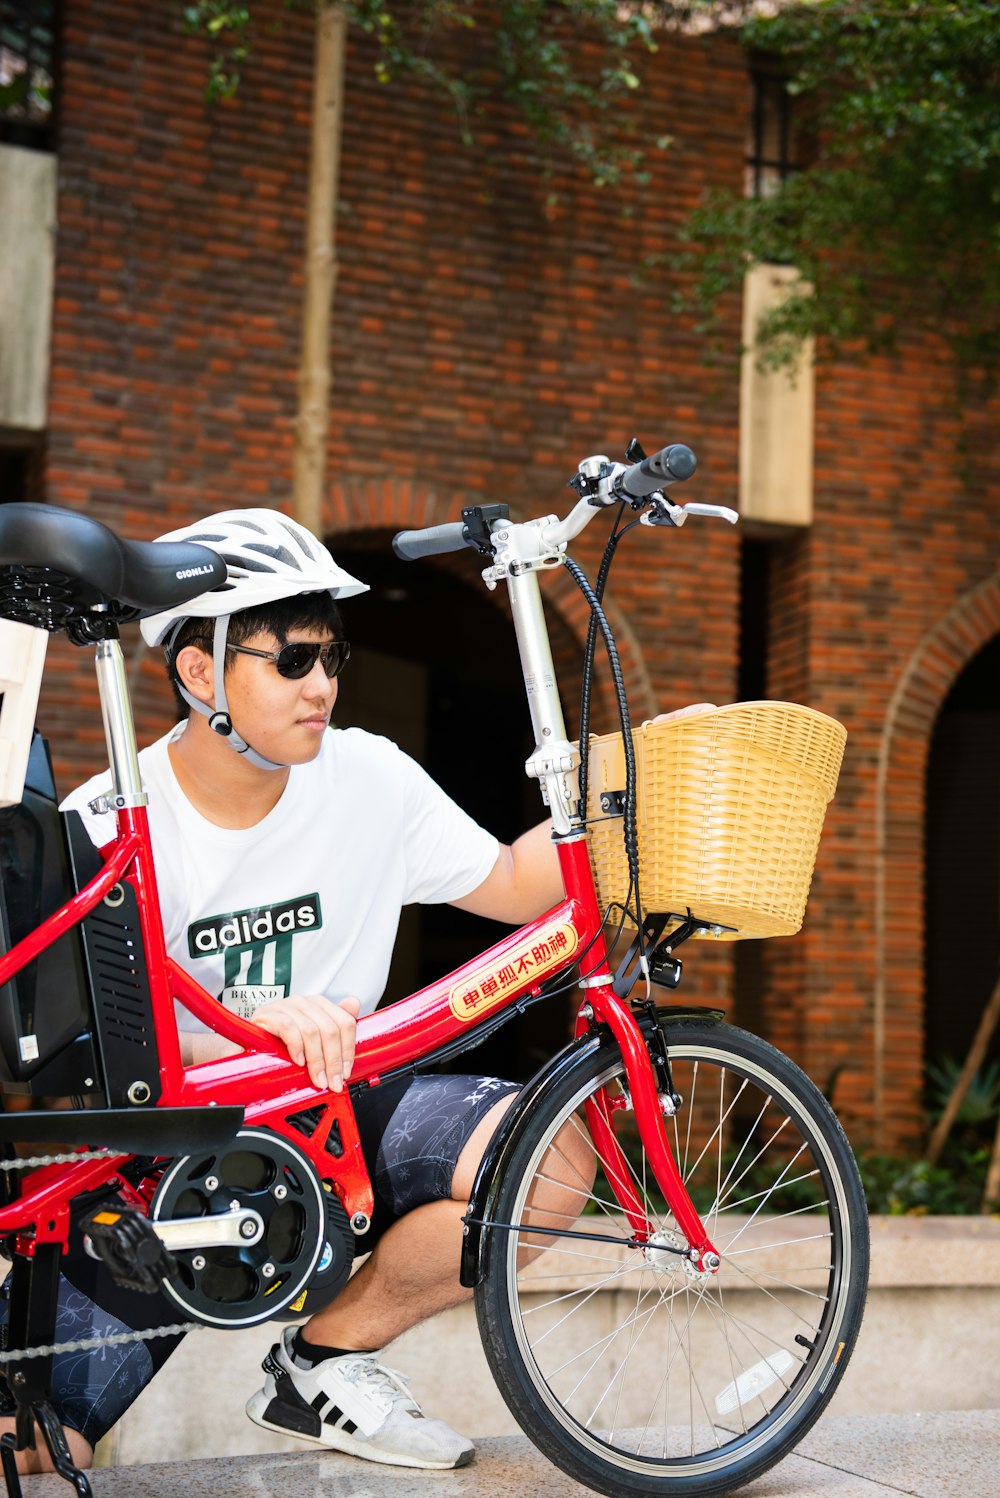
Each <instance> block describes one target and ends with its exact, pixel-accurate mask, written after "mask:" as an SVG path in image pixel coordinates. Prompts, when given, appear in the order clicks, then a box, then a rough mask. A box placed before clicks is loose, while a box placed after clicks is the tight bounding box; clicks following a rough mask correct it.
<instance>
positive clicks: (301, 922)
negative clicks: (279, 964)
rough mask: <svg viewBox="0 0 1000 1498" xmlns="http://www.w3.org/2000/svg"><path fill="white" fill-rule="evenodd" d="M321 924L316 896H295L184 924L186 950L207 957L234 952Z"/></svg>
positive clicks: (321, 918)
mask: <svg viewBox="0 0 1000 1498" xmlns="http://www.w3.org/2000/svg"><path fill="white" fill-rule="evenodd" d="M322 924H323V916H322V912H321V910H320V903H319V895H318V894H315V893H314V894H311V895H299V896H298V897H297V898H296V899H294V900H285V901H283V903H282V904H280V905H262V906H257V907H256V908H255V909H251V910H237V911H232V912H229V913H228V914H226V915H212V916H208V917H207V918H206V919H205V920H201V921H193V922H192V923H191V925H190V926H189V927H188V953H189V955H190V956H192V957H208V956H211V955H212V954H213V953H215V952H234V951H238V950H239V949H240V948H242V947H255V946H259V945H260V944H261V943H262V942H269V941H274V939H275V938H276V937H279V936H292V935H294V934H295V933H296V932H297V931H316V930H318V929H319V927H320V926H322Z"/></svg>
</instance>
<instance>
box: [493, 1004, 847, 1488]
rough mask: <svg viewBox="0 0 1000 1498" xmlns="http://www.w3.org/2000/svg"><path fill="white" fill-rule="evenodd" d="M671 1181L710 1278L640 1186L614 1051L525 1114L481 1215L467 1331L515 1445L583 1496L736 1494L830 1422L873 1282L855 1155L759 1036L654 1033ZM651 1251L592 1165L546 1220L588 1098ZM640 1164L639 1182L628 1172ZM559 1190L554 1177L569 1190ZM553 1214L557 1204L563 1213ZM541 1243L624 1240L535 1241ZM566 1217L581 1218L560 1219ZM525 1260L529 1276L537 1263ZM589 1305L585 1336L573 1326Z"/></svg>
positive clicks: (682, 1025) (596, 1055)
mask: <svg viewBox="0 0 1000 1498" xmlns="http://www.w3.org/2000/svg"><path fill="white" fill-rule="evenodd" d="M661 1030H662V1034H663V1038H664V1040H665V1042H666V1046H667V1055H668V1057H669V1062H670V1068H671V1074H672V1079H673V1085H674V1091H675V1092H676V1093H680V1094H681V1095H682V1098H683V1101H682V1103H681V1106H680V1107H679V1109H678V1110H677V1112H676V1113H675V1115H674V1116H673V1117H672V1118H668V1120H667V1122H668V1132H669V1134H670V1137H671V1143H672V1147H673V1149H674V1151H675V1156H676V1159H677V1163H678V1166H679V1167H680V1169H681V1173H682V1175H683V1177H684V1179H685V1182H686V1184H687V1186H688V1190H689V1192H690V1193H691V1195H692V1199H693V1200H694V1203H695V1206H696V1207H697V1208H698V1210H699V1212H700V1213H701V1215H702V1218H703V1221H704V1222H705V1225H706V1228H707V1230H708V1232H709V1235H710V1237H711V1238H712V1241H713V1243H714V1244H715V1247H716V1248H717V1249H718V1250H719V1253H720V1254H721V1256H722V1265H721V1268H720V1269H719V1271H718V1273H717V1274H716V1275H714V1276H708V1277H702V1276H700V1275H699V1274H698V1272H697V1271H693V1266H690V1265H689V1263H688V1265H687V1266H686V1263H685V1260H684V1259H683V1258H682V1257H681V1255H680V1253H679V1252H678V1249H679V1248H680V1247H682V1246H683V1245H684V1240H683V1238H682V1237H681V1236H680V1235H679V1232H678V1229H677V1226H676V1223H675V1222H674V1221H673V1218H672V1216H671V1214H670V1213H669V1210H668V1209H667V1208H666V1204H665V1203H664V1202H663V1200H662V1198H659V1200H658V1201H657V1199H656V1191H655V1186H654V1185H653V1183H652V1175H651V1172H649V1171H648V1170H647V1169H646V1167H645V1160H644V1157H643V1154H642V1149H641V1145H640V1144H639V1141H638V1133H637V1130H636V1129H635V1123H634V1116H633V1115H632V1114H631V1112H630V1103H629V1100H628V1095H627V1091H626V1090H625V1088H624V1087H623V1085H622V1080H623V1065H622V1061H621V1056H620V1054H619V1052H618V1049H617V1047H616V1046H615V1045H614V1043H613V1042H612V1041H611V1040H610V1039H605V1040H604V1041H603V1042H602V1043H601V1044H600V1045H599V1046H597V1047H591V1048H589V1050H586V1049H585V1050H583V1051H582V1052H581V1056H580V1060H579V1062H578V1063H577V1064H576V1065H574V1066H573V1067H572V1068H571V1069H570V1070H569V1071H568V1072H567V1073H566V1074H565V1075H564V1076H563V1077H562V1078H561V1079H560V1080H559V1081H558V1082H557V1083H556V1084H555V1085H554V1086H553V1087H552V1089H551V1090H550V1091H548V1092H547V1093H544V1094H542V1095H541V1097H540V1098H539V1099H538V1101H537V1105H536V1106H535V1108H534V1109H533V1110H532V1111H531V1113H530V1114H528V1115H526V1118H525V1121H524V1124H523V1128H522V1133H521V1137H520V1139H519V1140H518V1142H517V1144H516V1145H515V1146H514V1147H513V1149H512V1152H511V1154H510V1157H509V1165H508V1168H507V1169H506V1171H505V1172H504V1176H503V1179H502V1180H501V1181H499V1182H498V1183H497V1185H496V1189H495V1192H494V1194H493V1198H492V1210H491V1213H490V1217H491V1221H494V1222H498V1223H507V1224H511V1225H512V1227H511V1228H509V1229H503V1228H491V1229H487V1231H490V1232H491V1233H492V1235H493V1236H492V1241H491V1243H490V1245H489V1253H488V1257H487V1264H486V1271H485V1274H484V1277H483V1280H482V1282H481V1283H480V1284H479V1285H478V1286H477V1289H476V1311H477V1318H478V1321H479V1328H480V1333H481V1335H482V1340H483V1346H484V1349H485V1352H486V1356H487V1359H488V1361H489V1364H490V1367H491V1370H492V1372H493V1375H494V1377H495V1379H496V1381H497V1385H498V1387H499V1388H500V1391H501V1393H502V1394H503V1397H504V1399H505V1400H506V1402H507V1405H508V1407H509V1408H510V1410H511V1412H512V1413H513V1415H514V1417H515V1418H516V1420H517V1421H518V1423H519V1425H520V1426H521V1428H522V1429H523V1430H524V1432H525V1433H526V1434H527V1435H528V1436H529V1437H530V1439H531V1440H532V1441H533V1442H534V1444H535V1445H536V1446H537V1447H538V1448H539V1450H541V1451H542V1452H543V1453H544V1454H545V1455H546V1456H548V1457H549V1459H550V1460H551V1461H553V1462H554V1463H555V1464H556V1465H557V1466H559V1467H561V1468H562V1469H563V1470H564V1471H565V1472H567V1473H569V1475H570V1476H571V1477H573V1478H575V1479H576V1480H577V1481H578V1482H581V1483H584V1484H585V1485H587V1486H589V1487H591V1488H594V1489H596V1490H597V1491H598V1492H603V1493H607V1494H611V1495H614V1498H620V1495H622V1494H634V1495H643V1498H651V1495H656V1494H659V1495H664V1498H693V1495H695V1494H697V1495H712V1494H718V1493H723V1492H728V1491H731V1490H732V1489H733V1488H735V1487H738V1486H740V1485H741V1484H743V1483H746V1482H749V1481H750V1480H751V1479H752V1478H754V1477H757V1476H759V1475H760V1474H761V1473H762V1472H765V1471H767V1470H768V1469H769V1468H770V1467H772V1466H773V1465H774V1464H775V1463H776V1462H778V1461H779V1460H780V1459H781V1458H782V1457H783V1456H785V1455H786V1454H787V1452H788V1451H790V1450H791V1449H792V1447H794V1446H795V1445H796V1444H797V1442H798V1441H800V1440H801V1438H802V1437H803V1436H804V1435H805V1433H806V1431H808V1430H809V1428H810V1426H811V1425H812V1424H813V1423H814V1421H815V1420H816V1419H817V1418H818V1417H819V1415H820V1414H821V1413H822V1411H823V1409H824V1408H825V1407H826V1405H827V1404H828V1403H829V1401H830V1399H831V1398H832V1396H833V1393H834V1391H835V1389H836V1388H837V1385H838V1383H839V1381H840V1379H841V1378H842V1376H843V1373H844V1370H845V1368H846V1366H847V1362H848V1359H849V1357H850V1353H851V1351H852V1349H853V1346H854V1343H855V1340H856V1338H857V1334H858V1330H859V1327H860V1324H861V1317H862V1313H863V1310H864V1302H865V1296H866V1293H867V1280H868V1219H867V1209H866V1206H865V1199H864V1193H863V1191H862V1187H861V1181H860V1177H859V1175H858V1170H857V1166H856V1164H855V1161H854V1156H853V1154H852V1152H851V1148H850V1145H849V1144H848V1142H847V1139H846V1137H845V1135H844V1132H843V1130H842V1129H841V1127H840V1124H839V1122H838V1121H837V1118H836V1117H835V1115H834V1113H833V1111H832V1109H831V1108H830V1107H829V1105H828V1104H827V1102H826V1100H825V1099H824V1098H823V1096H822V1094H821V1093H820V1092H819V1090H818V1089H817V1088H816V1087H815V1085H814V1084H813V1083H812V1082H811V1081H810V1080H809V1078H808V1077H807V1076H806V1075H805V1074H804V1073H803V1072H802V1071H801V1070H800V1069H799V1068H798V1067H797V1066H796V1065H795V1064H794V1063H793V1062H791V1061H790V1060H789V1059H788V1058H787V1057H785V1056H783V1055H782V1054H781V1053H780V1052H779V1051H777V1050H775V1049H774V1047H773V1046H770V1045H768V1044H767V1043H766V1042H765V1041H762V1040H760V1039H758V1038H757V1037H755V1036H753V1035H750V1034H748V1033H746V1032H745V1031H741V1030H738V1029H735V1028H733V1027H730V1026H728V1025H725V1024H720V1023H717V1022H716V1023H712V1022H706V1021H704V1020H698V1019H695V1020H691V1019H686V1018H685V1019H680V1018H678V1019H675V1020H671V1019H670V1018H665V1019H663V1020H662V1021H661ZM602 1087H603V1088H605V1089H606V1091H605V1093H604V1096H605V1097H608V1098H610V1099H611V1100H612V1101H613V1103H614V1104H615V1105H616V1106H615V1111H614V1112H613V1114H612V1117H613V1118H614V1120H615V1132H616V1135H618V1136H619V1138H620V1139H621V1140H622V1141H623V1144H624V1145H625V1146H626V1154H628V1153H629V1137H628V1136H629V1134H630V1132H631V1134H632V1135H633V1136H634V1137H633V1138H632V1140H631V1146H630V1148H631V1150H632V1160H630V1170H631V1174H632V1177H633V1183H634V1185H635V1187H636V1190H637V1191H638V1193H639V1195H640V1198H641V1199H642V1200H643V1201H644V1203H645V1209H646V1211H647V1213H648V1214H649V1216H650V1220H651V1222H652V1223H653V1225H654V1227H655V1229H656V1232H655V1235H654V1238H653V1240H651V1241H652V1243H653V1247H652V1248H650V1247H649V1246H646V1247H641V1246H632V1247H628V1246H624V1247H623V1246H622V1240H627V1239H628V1238H629V1237H630V1236H631V1231H630V1229H629V1228H628V1226H627V1224H626V1223H625V1219H624V1217H623V1215H622V1213H621V1211H620V1208H618V1205H617V1203H616V1202H615V1201H614V1198H613V1197H612V1195H611V1191H610V1187H609V1186H608V1183H607V1180H606V1179H605V1176H604V1173H603V1171H602V1170H600V1169H599V1168H598V1170H597V1176H596V1180H595V1181H594V1184H593V1186H592V1188H591V1189H590V1191H589V1193H588V1195H587V1200H586V1207H587V1208H588V1209H589V1212H590V1214H591V1215H589V1216H588V1215H583V1216H582V1217H580V1219H579V1221H576V1220H575V1219H576V1213H577V1210H578V1209H579V1199H580V1198H581V1197H582V1193H583V1189H584V1188H583V1185H582V1184H580V1183H576V1184H575V1187H574V1194H575V1196H576V1198H577V1199H576V1200H574V1201H573V1202H572V1211H571V1213H569V1214H564V1215H562V1216H561V1215H560V1214H559V1213H558V1212H557V1210H556V1206H555V1201H556V1199H555V1198H551V1199H550V1202H549V1204H548V1206H547V1207H546V1208H544V1209H543V1208H540V1207H539V1206H538V1203H539V1202H540V1201H541V1200H542V1196H541V1193H542V1192H544V1191H546V1190H548V1191H549V1192H550V1193H551V1192H552V1191H553V1190H554V1189H555V1188H554V1187H553V1186H552V1180H553V1176H552V1174H551V1170H552V1165H553V1160H554V1158H555V1157H554V1156H553V1155H551V1154H550V1150H551V1149H552V1148H553V1145H554V1141H555V1140H556V1136H557V1135H559V1134H560V1131H561V1130H562V1129H563V1128H564V1127H565V1128H566V1129H567V1131H568V1132H567V1134H566V1135H563V1136H562V1138H561V1140H560V1146H559V1149H560V1152H561V1153H562V1154H563V1158H564V1159H565V1151H566V1148H567V1147H568V1146H571V1147H572V1149H571V1152H572V1150H576V1151H577V1152H578V1151H579V1150H581V1149H585V1148H588V1146H587V1145H584V1144H581V1142H580V1136H585V1138H586V1139H587V1140H588V1141H589V1131H586V1128H585V1113H584V1111H583V1105H584V1103H585V1101H586V1099H587V1098H588V1097H590V1096H593V1095H594V1094H595V1093H596V1092H597V1091H598V1090H599V1089H600V1088H602ZM633 1162H634V1163H633ZM569 1174H570V1171H569V1167H568V1165H563V1167H562V1176H561V1179H562V1180H563V1181H564V1183H565V1181H566V1179H567V1176H568V1175H569ZM562 1205H563V1206H564V1207H565V1206H566V1205H567V1203H566V1202H565V1201H564V1202H563V1203H562ZM532 1211H535V1213H536V1217H535V1225H536V1226H537V1225H538V1224H539V1223H541V1224H542V1225H544V1226H546V1227H550V1228H551V1227H555V1226H557V1224H558V1225H562V1226H563V1227H568V1228H569V1229H571V1230H574V1231H580V1230H581V1229H582V1230H586V1231H593V1230H595V1229H597V1230H598V1231H599V1232H600V1233H601V1235H602V1236H603V1235H608V1236H610V1237H612V1238H616V1239H617V1240H618V1242H617V1243H615V1244H609V1246H608V1248H607V1249H605V1248H604V1247H603V1246H602V1245H601V1244H600V1243H598V1242H592V1241H590V1240H589V1239H582V1238H581V1239H576V1240H573V1239H569V1238H559V1237H556V1238H555V1239H548V1240H545V1239H544V1238H539V1236H538V1235H537V1234H530V1233H527V1232H524V1231H523V1228H524V1226H525V1225H526V1224H527V1222H528V1214H530V1213H531V1212H532ZM566 1216H571V1217H572V1218H573V1219H574V1220H572V1221H566V1220H565V1217H566ZM529 1260H530V1261H529ZM605 1293H610V1294H612V1296H613V1299H612V1300H611V1301H608V1302H607V1303H604V1302H603V1301H598V1306H599V1308H600V1309H598V1312H597V1323H598V1329H597V1333H596V1335H592V1333H591V1331H589V1330H588V1329H587V1327H586V1324H585V1316H584V1314H583V1313H584V1311H585V1309H586V1308H587V1307H588V1306H590V1305H591V1302H593V1301H594V1299H595V1297H598V1296H603V1295H604V1294H605Z"/></svg>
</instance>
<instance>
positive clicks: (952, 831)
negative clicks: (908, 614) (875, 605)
mask: <svg viewBox="0 0 1000 1498" xmlns="http://www.w3.org/2000/svg"><path fill="white" fill-rule="evenodd" d="M998 765H1000V635H998V636H996V637H995V638H994V639H993V640H991V641H990V643H989V644H988V645H986V646H984V648H983V649H982V650H980V652H979V653H978V655H976V656H974V657H973V659H972V660H971V661H970V662H969V664H968V665H967V666H966V667H965V670H964V671H963V672H962V673H961V675H960V676H959V677H958V678H957V680H956V681H955V683H954V685H953V687H952V689H951V691H950V692H949V694H948V696H947V698H946V699H945V701H944V703H943V705H942V707H941V712H940V713H939V715H938V719H937V722H936V724H935V725H934V733H933V736H932V738H931V747H930V755H929V758H928V762H927V824H926V826H927V844H926V847H927V865H926V876H925V877H926V895H927V903H926V911H927V917H926V969H925V971H926V1010H925V1015H926V1030H925V1058H926V1060H927V1061H928V1062H940V1061H941V1060H942V1058H944V1057H948V1058H950V1059H951V1061H952V1062H954V1063H961V1062H964V1060H965V1057H966V1054H967V1052H968V1049H969V1047H970V1045H971V1044H972V1040H973V1037H974V1036H975V1034H976V1029H977V1027H978V1025H979V1021H980V1018H981V1016H982V1013H983V1010H984V1009H985V1008H986V1005H987V1003H988V1001H989V997H990V994H991V993H992V992H993V985H994V984H995V983H996V981H997V956H998V953H1000V776H998V774H997V766H998ZM991 1060H992V1061H993V1062H996V1063H1000V1030H997V1031H994V1034H993V1037H992V1041H991V1043H990V1047H989V1050H988V1052H987V1062H989V1061H991Z"/></svg>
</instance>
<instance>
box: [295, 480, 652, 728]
mask: <svg viewBox="0 0 1000 1498" xmlns="http://www.w3.org/2000/svg"><path fill="white" fill-rule="evenodd" d="M482 503H483V496H482V495H481V494H468V493H465V494H463V493H461V492H459V491H456V490H453V489H449V490H444V491H440V492H439V491H438V490H436V489H435V488H434V487H433V486H432V485H430V484H426V483H423V482H420V481H418V480H407V479H386V478H379V479H376V478H363V477H351V478H347V479H344V480H343V481H341V482H340V483H338V484H335V485H334V486H333V487H332V488H331V490H330V492H329V495H328V498H327V504H326V507H325V513H324V521H325V522H326V524H325V529H326V533H327V539H328V540H330V542H331V549H332V550H333V553H334V555H336V550H337V547H336V537H337V536H338V535H339V536H344V535H346V534H348V533H351V534H354V535H357V534H358V533H359V532H363V531H371V530H386V529H389V530H401V529H417V528H418V527H421V526H428V525H443V524H446V523H447V522H448V521H453V520H455V519H456V518H457V517H458V515H459V513H460V511H461V510H462V508H463V506H465V505H472V504H482ZM511 514H512V516H513V518H514V519H515V520H517V519H518V518H520V517H519V516H518V513H517V509H516V507H515V506H512V507H511ZM428 560H429V562H430V563H431V565H433V566H442V567H445V568H447V569H448V570H449V571H453V572H454V575H456V576H462V577H464V578H466V579H467V580H470V581H471V573H470V572H469V569H468V566H465V567H463V568H462V569H461V572H460V571H459V569H458V568H457V567H456V566H455V565H454V564H455V557H454V556H451V555H447V554H446V555H445V556H442V557H440V558H435V557H431V558H428ZM542 590H543V594H542V596H543V598H544V599H545V602H546V604H547V605H548V606H549V607H551V608H552V609H554V610H555V612H556V613H557V614H558V615H559V617H560V619H561V621H562V623H563V625H564V626H565V627H566V629H568V631H569V633H570V634H571V635H572V637H573V639H574V641H575V642H576V644H577V646H578V648H579V651H580V653H581V654H582V652H583V648H584V644H585V642H586V639H587V628H588V624H589V622H590V609H589V608H588V606H587V603H586V600H585V599H584V597H583V594H582V593H581V592H580V590H579V588H578V587H577V586H576V584H575V583H574V581H573V579H572V578H571V577H570V576H569V574H568V573H567V572H566V570H565V569H564V568H558V569H553V572H552V574H550V575H549V576H548V577H546V578H544V579H543V582H542ZM494 596H495V597H496V598H497V600H498V602H499V600H500V598H501V596H502V595H501V592H500V590H499V589H498V590H497V593H496V594H495V595H494ZM605 610H606V612H607V616H608V620H609V622H610V624H611V629H612V631H613V633H614V636H615V640H616V641H617V644H618V654H619V657H620V659H621V664H622V671H623V672H624V676H625V683H626V686H627V687H628V692H629V703H630V705H631V708H632V715H633V718H634V720H635V721H636V722H637V723H639V722H642V721H643V719H645V718H649V717H652V716H653V715H654V714H655V713H656V711H657V706H656V702H655V699H654V696H653V689H652V684H651V682H650V676H649V669H648V666H647V664H646V661H645V658H644V656H643V653H642V649H641V647H640V646H639V643H638V641H637V640H636V637H635V634H634V631H633V630H632V627H631V625H630V623H629V621H628V619H627V618H626V616H625V615H624V614H623V613H622V612H621V610H620V609H619V608H617V607H616V605H615V604H613V603H611V602H610V601H609V602H608V603H606V604H605ZM511 643H512V645H513V639H512V641H511ZM601 648H602V647H601V645H600V643H598V651H599V652H600V650H601ZM598 659H599V660H600V655H599V656H598ZM569 664H570V663H569V662H566V661H560V660H559V659H556V660H555V665H556V670H557V675H558V676H559V677H560V679H561V680H562V681H563V682H565V681H566V679H567V678H566V667H568V666H569ZM569 700H570V701H572V700H573V698H572V696H570V698H569ZM594 709H595V717H596V716H597V715H599V716H600V718H601V720H602V721H603V722H604V723H606V724H608V725H610V724H617V721H618V709H617V706H616V703H615V697H614V691H613V688H612V684H611V680H610V673H609V672H608V671H607V670H601V671H599V674H598V677H597V679H596V682H595V691H594ZM574 727H575V725H574V724H573V723H569V724H568V725H567V728H568V731H569V733H570V735H572V734H573V732H574Z"/></svg>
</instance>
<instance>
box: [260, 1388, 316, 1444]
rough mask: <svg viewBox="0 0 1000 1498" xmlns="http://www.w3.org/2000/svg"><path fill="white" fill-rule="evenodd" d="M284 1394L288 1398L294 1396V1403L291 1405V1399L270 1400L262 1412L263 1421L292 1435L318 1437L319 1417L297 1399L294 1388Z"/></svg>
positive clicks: (302, 1401) (303, 1401) (303, 1402)
mask: <svg viewBox="0 0 1000 1498" xmlns="http://www.w3.org/2000/svg"><path fill="white" fill-rule="evenodd" d="M285 1392H286V1394H288V1395H289V1396H290V1395H293V1394H294V1395H295V1396H296V1402H295V1403H292V1401H291V1398H285V1399H278V1398H275V1399H272V1400H271V1402H270V1404H269V1405H268V1406H267V1409H266V1410H265V1411H264V1419H265V1420H266V1421H267V1422H268V1423H269V1424H270V1425H276V1426H278V1428H279V1429H280V1430H287V1431H289V1432H290V1433H291V1434H292V1435H296V1436H313V1437H318V1436H319V1435H320V1434H321V1432H322V1429H323V1422H322V1421H321V1420H320V1417H319V1415H317V1413H316V1411H315V1410H311V1409H310V1408H309V1406H308V1405H307V1404H306V1402H305V1400H304V1399H301V1398H299V1397H298V1392H297V1390H296V1389H295V1388H294V1386H293V1387H291V1388H289V1389H288V1390H286V1391H285Z"/></svg>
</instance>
